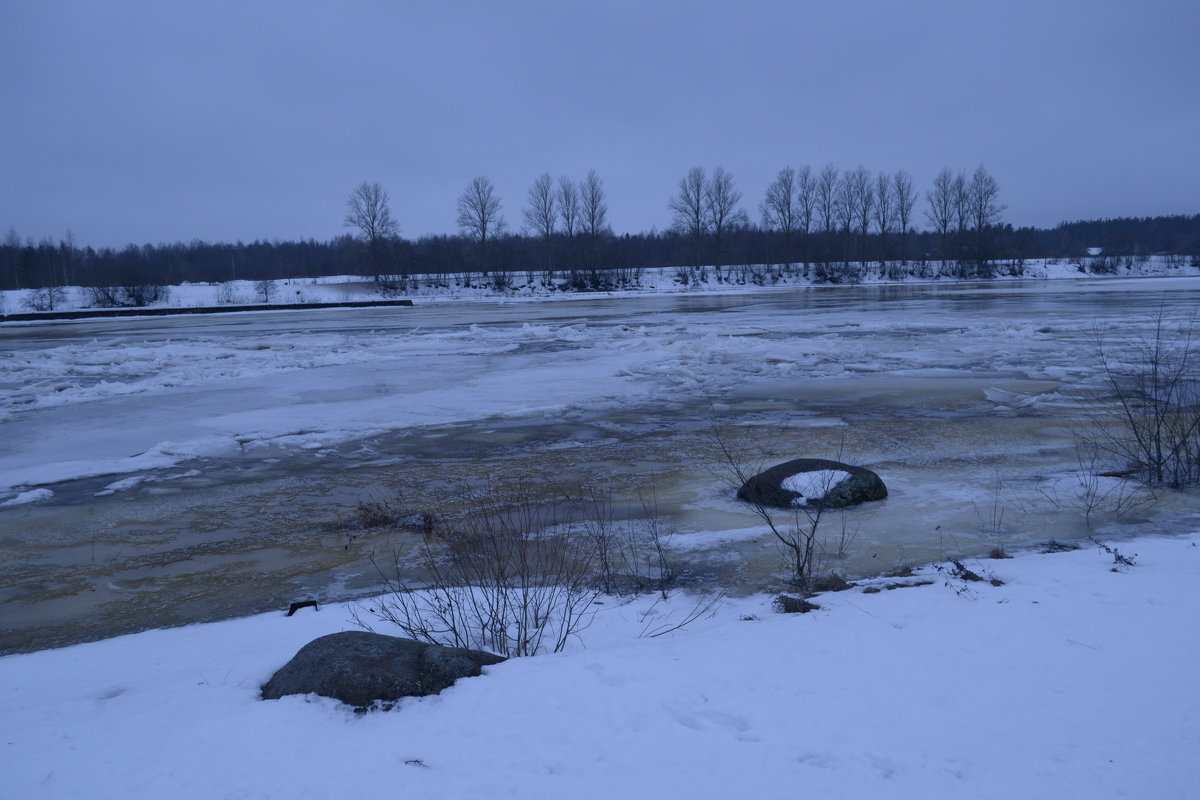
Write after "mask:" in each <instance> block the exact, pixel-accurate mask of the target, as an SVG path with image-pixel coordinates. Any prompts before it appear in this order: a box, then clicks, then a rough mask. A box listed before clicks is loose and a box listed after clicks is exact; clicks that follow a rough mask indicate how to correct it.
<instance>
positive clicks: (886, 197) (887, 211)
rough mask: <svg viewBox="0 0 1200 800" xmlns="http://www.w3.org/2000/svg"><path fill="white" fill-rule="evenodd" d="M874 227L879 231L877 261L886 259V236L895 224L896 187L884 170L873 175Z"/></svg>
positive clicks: (880, 261) (881, 261)
mask: <svg viewBox="0 0 1200 800" xmlns="http://www.w3.org/2000/svg"><path fill="white" fill-rule="evenodd" d="M874 216H875V228H876V230H878V231H879V263H881V264H882V263H883V262H885V261H887V256H888V236H889V235H890V234H891V233H892V230H893V229H894V228H895V226H896V187H895V185H894V184H893V183H892V178H891V176H890V175H888V174H887V173H886V172H880V173H879V174H878V175H876V176H875V208H874Z"/></svg>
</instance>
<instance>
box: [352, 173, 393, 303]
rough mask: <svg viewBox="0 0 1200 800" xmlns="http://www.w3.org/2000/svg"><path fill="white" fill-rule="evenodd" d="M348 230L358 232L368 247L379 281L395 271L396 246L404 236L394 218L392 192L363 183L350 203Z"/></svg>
mask: <svg viewBox="0 0 1200 800" xmlns="http://www.w3.org/2000/svg"><path fill="white" fill-rule="evenodd" d="M346 208H347V209H349V213H347V214H346V220H345V223H344V225H345V227H347V228H354V229H355V230H357V231H358V235H359V238H360V239H361V240H362V242H363V244H364V245H365V246H366V248H367V257H368V260H369V261H370V263H371V265H372V267H373V268H374V271H375V280H377V281H378V280H381V277H382V276H383V275H385V274H386V273H388V272H391V269H390V266H391V261H392V245H393V243H394V241H395V240H396V238H397V237H398V236H399V235H400V225H399V223H397V222H396V220H395V219H394V218H393V217H392V211H391V208H390V207H389V205H388V193H387V192H386V191H385V190H384V188H383V187H382V186H380V185H379V184H378V183H369V182H367V181H363V182H362V183H360V184H359V185H358V186H356V187H355V188H354V191H353V192H351V193H350V199H349V200H347V201H346Z"/></svg>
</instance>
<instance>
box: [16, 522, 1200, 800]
mask: <svg viewBox="0 0 1200 800" xmlns="http://www.w3.org/2000/svg"><path fill="white" fill-rule="evenodd" d="M1120 552H1121V553H1122V554H1123V555H1125V556H1133V555H1134V554H1136V558H1135V559H1134V561H1135V565H1134V566H1132V567H1121V568H1120V569H1119V571H1115V572H1114V571H1112V568H1113V566H1114V562H1113V558H1112V556H1111V555H1110V554H1108V553H1105V552H1103V551H1101V550H1099V549H1098V548H1096V547H1092V546H1089V547H1086V548H1085V549H1081V550H1078V551H1075V552H1068V553H1056V554H1050V555H1041V554H1025V555H1021V556H1019V557H1018V558H1015V559H1011V560H1003V561H987V562H978V563H977V562H971V563H969V564H967V566H968V567H970V568H972V569H974V570H975V571H977V572H979V573H981V574H983V575H984V576H985V577H996V578H999V579H1001V580H1003V581H1004V585H1002V586H992V585H990V584H988V583H967V582H964V581H962V580H958V579H954V578H951V577H949V576H948V574H946V573H945V572H939V571H937V570H935V569H932V568H926V569H923V570H921V571H920V572H919V573H918V575H917V577H916V578H915V579H914V578H909V579H903V581H900V582H912V581H914V580H916V579H920V578H924V579H926V580H931V581H932V583H931V584H930V585H926V586H922V587H919V588H904V589H897V590H894V591H886V590H885V591H882V592H879V593H874V594H864V593H863V592H862V588H863V587H862V586H860V587H857V588H854V589H851V590H849V591H845V592H840V593H836V594H826V595H822V596H820V597H819V598H818V600H817V602H818V603H820V605H821V606H822V608H821V610H819V611H815V612H812V613H809V614H805V615H796V614H793V615H783V614H777V613H774V612H773V611H772V610H771V609H770V607H769V598H765V597H762V596H754V597H749V598H743V599H739V600H726V601H724V602H723V604H722V605H721V606H720V607H719V608H718V609H717V611H716V613H715V615H714V616H712V617H711V618H707V619H703V620H701V621H698V622H696V623H694V624H692V625H690V626H688V627H686V628H683V629H681V630H678V631H676V632H673V633H670V634H668V635H665V636H662V637H659V638H639V634H640V633H641V632H642V631H644V630H645V629H646V628H647V626H648V625H649V624H651V623H652V622H653V621H654V620H659V621H663V620H665V619H672V618H674V619H678V618H679V617H680V615H682V614H684V613H686V611H687V610H688V609H689V608H690V606H691V604H692V601H691V600H690V599H689V598H687V597H686V596H685V595H682V594H679V595H675V596H674V597H673V598H672V600H671V602H669V603H667V604H658V605H655V604H654V601H653V599H652V598H647V597H643V598H639V599H636V600H633V601H629V602H626V601H618V600H615V599H614V600H609V601H608V602H607V603H605V604H604V605H603V606H597V607H596V608H597V614H596V617H595V621H594V623H593V625H592V626H591V628H589V629H588V630H586V631H585V632H584V633H583V636H582V641H576V642H573V643H572V644H571V646H570V647H569V649H568V650H567V651H566V652H564V653H561V654H558V655H542V656H536V657H532V658H523V659H515V660H511V661H508V662H506V663H504V664H500V665H497V666H495V667H491V668H488V669H487V670H486V673H485V674H484V675H483V676H481V677H478V678H471V679H465V680H462V681H459V683H458V684H456V685H455V686H453V687H451V688H450V689H448V690H446V691H445V692H443V693H442V694H441V695H438V696H433V697H427V698H420V699H408V700H405V701H403V702H401V703H400V704H399V705H398V707H396V708H395V709H394V710H392V711H389V712H371V713H367V714H365V715H356V714H354V713H353V712H352V711H351V710H350V709H349V708H348V707H346V706H343V705H341V704H339V703H337V702H336V701H333V700H328V699H325V698H319V697H315V696H309V697H301V696H292V697H287V698H284V699H282V700H278V701H262V700H260V699H259V687H260V685H261V684H262V683H264V682H265V681H266V680H267V679H268V678H269V677H270V676H271V674H272V673H273V672H274V670H276V669H278V668H279V667H280V666H282V665H283V664H284V663H285V662H286V661H287V660H288V659H289V658H290V657H291V656H292V655H293V654H294V653H295V651H296V650H298V649H299V648H300V647H301V646H302V645H304V644H305V643H307V642H308V641H310V640H311V639H313V638H315V637H317V636H319V635H323V634H326V633H331V632H335V631H340V630H353V629H355V628H354V625H353V624H352V622H351V621H350V615H349V612H348V609H347V608H345V607H342V606H325V607H323V608H321V609H320V611H318V612H312V611H311V610H304V611H302V612H300V613H299V614H297V615H296V616H295V617H291V618H288V617H285V616H284V615H283V614H282V613H276V614H265V615H260V616H255V617H250V618H245V619H239V620H232V621H228V622H222V623H215V624H207V625H194V626H191V627H183V628H176V629H171V630H157V631H148V632H145V633H140V634H136V635H131V636H124V637H119V638H115V639H110V640H107V641H102V642H95V643H92V644H83V645H76V646H73V647H68V648H64V649H59V650H48V651H42V652H38V653H33V654H29V655H17V656H8V657H5V658H2V659H0V720H3V726H2V730H0V775H3V779H2V782H0V794H2V795H3V796H4V797H12V798H67V797H88V798H138V797H144V798H155V799H156V800H157V798H162V797H171V798H176V799H177V800H184V799H185V798H203V799H204V800H211V799H212V798H288V800H295V799H296V798H331V797H337V798H347V799H349V798H370V799H372V800H373V798H378V797H384V796H392V795H395V796H399V797H414V798H439V800H452V799H453V798H464V800H467V799H470V800H474V799H475V798H481V797H519V798H529V799H531V798H554V799H555V800H558V798H563V797H571V798H603V799H604V800H608V799H609V798H613V797H664V798H666V797H670V798H676V797H678V798H694V799H695V800H703V799H704V798H714V799H715V798H720V799H721V800H725V799H726V798H731V797H788V796H813V797H827V798H863V797H881V798H882V797H886V798H920V799H921V800H925V799H926V798H935V797H962V798H997V799H1000V798H1003V799H1007V798H1018V797H1020V798H1066V797H1086V798H1091V799H1092V800H1097V799H1099V798H1185V797H1194V796H1195V795H1196V787H1197V785H1200V760H1198V759H1197V758H1196V754H1197V753H1200V725H1198V724H1197V723H1198V722H1200V693H1198V692H1197V691H1196V688H1195V686H1196V675H1195V671H1196V665H1197V664H1200V637H1198V636H1197V635H1196V631H1195V623H1194V621H1195V619H1196V617H1197V615H1198V614H1200V535H1190V536H1175V537H1151V538H1144V539H1139V540H1135V541H1128V542H1122V543H1121V544H1120ZM884 582H886V581H881V582H880V583H884ZM647 612H649V613H650V615H651V616H650V617H647V616H646V614H647Z"/></svg>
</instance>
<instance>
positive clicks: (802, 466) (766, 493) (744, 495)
mask: <svg viewBox="0 0 1200 800" xmlns="http://www.w3.org/2000/svg"><path fill="white" fill-rule="evenodd" d="M808 472H827V473H842V472H844V473H846V477H845V478H842V479H841V480H839V481H838V482H837V483H835V484H833V485H832V486H827V487H822V491H823V496H821V497H811V496H810V497H806V496H804V495H803V494H801V493H800V492H796V491H793V490H792V489H789V488H787V487H786V486H785V485H784V484H785V483H790V484H792V485H793V486H794V485H796V481H795V480H789V479H794V478H795V476H797V475H802V474H804V473H808ZM737 496H738V499H740V500H745V501H746V502H749V503H758V504H760V505H764V506H773V507H775V508H796V507H797V506H798V505H801V506H803V505H807V506H821V507H823V508H845V507H846V506H853V505H857V504H859V503H864V502H867V501H870V500H882V499H884V498H885V497H887V487H886V486H884V485H883V481H882V480H881V479H880V478H879V476H878V475H876V474H875V473H874V472H872V471H871V470H869V469H865V468H863V467H854V466H851V465H849V464H843V463H841V462H840V461H829V460H827V459H824V458H797V459H795V460H793V461H787V462H785V463H783V464H777V465H776V466H774V467H771V468H770V469H768V470H766V471H764V472H760V473H759V474H757V475H755V476H754V477H752V478H750V479H749V480H747V481H746V482H745V483H743V484H742V487H741V488H740V489H738V493H737Z"/></svg>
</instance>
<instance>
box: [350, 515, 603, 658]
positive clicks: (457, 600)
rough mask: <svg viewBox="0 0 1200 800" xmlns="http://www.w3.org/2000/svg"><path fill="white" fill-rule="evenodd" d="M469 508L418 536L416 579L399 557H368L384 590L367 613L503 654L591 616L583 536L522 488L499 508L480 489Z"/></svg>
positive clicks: (577, 627) (434, 637)
mask: <svg viewBox="0 0 1200 800" xmlns="http://www.w3.org/2000/svg"><path fill="white" fill-rule="evenodd" d="M473 505H474V507H475V510H474V511H473V512H471V513H469V514H467V515H465V516H462V517H460V518H459V519H457V520H456V521H455V522H454V523H453V524H446V523H444V522H443V521H442V520H441V519H440V518H439V520H438V521H439V523H440V524H439V525H436V526H431V530H429V531H428V533H427V535H426V536H425V537H424V541H423V543H422V545H421V546H420V548H419V556H418V560H419V561H420V565H421V567H423V569H424V571H425V573H426V574H427V576H428V580H427V582H426V583H425V585H423V586H415V585H413V584H412V583H411V582H409V581H408V580H406V579H404V578H403V577H402V565H401V564H400V563H399V558H398V556H397V557H396V561H395V562H394V563H393V564H392V565H390V567H387V568H385V567H383V566H382V565H380V564H379V563H378V562H376V567H377V568H378V569H379V570H380V574H381V576H382V577H383V579H384V583H385V585H386V588H387V589H388V590H389V592H391V594H390V595H388V596H387V597H385V598H382V599H381V600H380V601H379V602H378V603H377V605H376V607H375V608H373V609H372V613H373V615H374V616H375V617H376V618H378V619H379V620H382V621H385V622H390V623H393V624H395V625H396V626H398V627H399V628H400V629H401V630H403V631H404V632H405V634H407V635H408V636H411V637H412V638H414V639H419V640H421V641H426V642H432V643H436V644H447V645H452V646H454V647H469V648H472V649H479V650H489V651H491V652H495V653H500V654H502V655H505V656H509V657H512V656H530V655H536V654H537V653H540V652H546V651H550V652H556V653H557V652H559V651H560V650H562V649H563V647H565V646H566V644H567V642H568V641H569V640H570V638H571V637H572V636H575V635H577V634H578V633H579V632H580V631H582V630H584V629H585V628H587V626H588V625H589V624H590V623H591V621H592V617H593V615H594V609H593V603H594V601H595V600H596V598H597V597H598V596H599V594H600V589H599V587H598V586H597V584H596V582H595V581H594V580H593V579H592V577H593V571H592V566H593V560H594V555H593V550H592V547H591V546H590V544H589V542H588V539H587V537H586V536H580V535H576V534H577V533H578V530H577V525H576V524H575V523H574V522H573V520H572V519H571V518H570V516H569V515H566V516H564V515H563V512H560V511H558V510H556V509H557V508H558V506H551V505H546V504H543V503H541V502H539V501H538V500H536V499H535V498H534V497H533V495H532V494H531V493H525V494H523V495H522V496H520V497H518V498H516V499H515V500H512V501H510V502H506V503H504V504H503V505H498V504H497V502H496V498H495V497H494V496H488V495H486V494H485V495H483V496H480V497H478V498H477V501H476V502H475V503H474V504H473ZM360 621H361V620H360ZM368 627H369V626H368Z"/></svg>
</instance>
